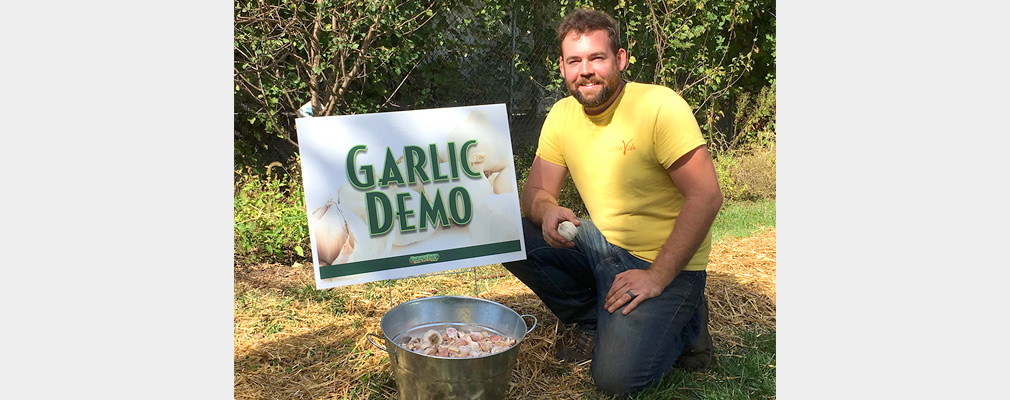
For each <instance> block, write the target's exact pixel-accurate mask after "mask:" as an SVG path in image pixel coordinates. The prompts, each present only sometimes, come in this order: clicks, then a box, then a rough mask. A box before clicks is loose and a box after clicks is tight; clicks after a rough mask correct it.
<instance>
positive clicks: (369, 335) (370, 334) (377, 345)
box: [365, 332, 389, 353]
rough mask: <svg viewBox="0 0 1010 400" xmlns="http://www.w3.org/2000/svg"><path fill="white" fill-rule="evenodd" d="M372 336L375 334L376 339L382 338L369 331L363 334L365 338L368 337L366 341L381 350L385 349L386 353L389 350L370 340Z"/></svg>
mask: <svg viewBox="0 0 1010 400" xmlns="http://www.w3.org/2000/svg"><path fill="white" fill-rule="evenodd" d="M372 336H375V337H376V338H378V339H382V338H381V337H379V335H376V334H374V333H371V332H369V333H366V334H365V339H368V342H369V343H371V344H372V346H375V347H378V348H380V349H382V351H385V352H387V353H388V352H389V350H386V348H385V347H382V346H379V344H378V343H375V342H373V341H372Z"/></svg>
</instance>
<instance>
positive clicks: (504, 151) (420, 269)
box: [296, 104, 526, 289]
mask: <svg viewBox="0 0 1010 400" xmlns="http://www.w3.org/2000/svg"><path fill="white" fill-rule="evenodd" d="M296 126H297V130H298V144H299V149H300V153H301V164H302V179H303V184H304V187H305V206H306V210H307V214H308V220H309V238H310V242H311V243H312V261H313V262H314V263H315V273H316V288H319V289H324V288H330V287H335V286H343V285H350V284H355V283H362V282H370V281H376V280H382V279H394V278H402V277H406V276H412V275H418V274H423V273H429V272H437V271H445V270H449V269H458V268H466V267H472V266H477V265H487V264H493V263H499V262H507V261H515V260H521V259H525V258H526V244H525V243H524V242H523V240H522V221H521V219H520V215H519V196H518V188H517V187H516V178H515V176H516V175H515V164H514V162H513V157H512V141H511V140H510V138H509V129H508V118H507V115H506V111H505V105H504V104H495V105H486V106H472V107H454V108H440V109H430V110H417V111H401V112H390V113H378V114H360V115H343V116H332V117H315V118H299V119H297V120H296Z"/></svg>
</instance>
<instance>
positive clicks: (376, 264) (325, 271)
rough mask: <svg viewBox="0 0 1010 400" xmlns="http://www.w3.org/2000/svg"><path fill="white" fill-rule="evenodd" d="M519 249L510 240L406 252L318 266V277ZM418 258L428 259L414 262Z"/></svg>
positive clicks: (514, 242) (373, 270)
mask: <svg viewBox="0 0 1010 400" xmlns="http://www.w3.org/2000/svg"><path fill="white" fill-rule="evenodd" d="M519 250H522V246H521V244H520V243H519V241H518V240H511V241H508V242H499V243H491V244H482V245H480V246H470V247H460V248H458V249H449V250H443V251H431V252H426V253H416V254H407V255H402V256H396V257H389V258H380V259H376V260H368V261H358V262H353V263H347V264H337V265H327V266H324V267H319V277H320V279H328V278H336V277H341V276H348V275H357V274H365V273H369V272H378V271H385V270H387V269H396V268H404V267H412V266H415V265H421V264H432V263H436V262H445V261H455V260H462V259H466V258H474V257H481V256H489V255H493V254H502V253H511V252H514V251H519ZM413 257H417V259H415V263H413V264H412V263H411V258H413ZM418 259H421V260H428V261H421V262H416V261H418Z"/></svg>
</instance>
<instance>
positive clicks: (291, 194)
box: [235, 159, 311, 264]
mask: <svg viewBox="0 0 1010 400" xmlns="http://www.w3.org/2000/svg"><path fill="white" fill-rule="evenodd" d="M298 165H299V164H298V160H297V159H295V160H293V161H292V162H291V163H290V167H288V168H287V169H286V171H285V170H284V167H283V166H282V165H281V164H280V163H277V162H275V163H271V164H270V165H269V166H267V168H266V172H265V174H263V175H260V174H256V173H253V172H252V169H251V168H247V169H246V171H245V172H240V171H236V174H238V176H237V177H236V183H235V261H236V263H240V264H249V263H260V262H276V263H286V264H292V263H294V262H296V261H304V260H305V259H306V258H308V257H310V256H309V251H310V250H309V249H310V248H311V247H310V246H309V230H308V220H307V216H306V212H305V195H304V192H303V189H302V183H301V176H300V167H299V166H298ZM274 167H277V168H276V169H274ZM278 170H280V171H278Z"/></svg>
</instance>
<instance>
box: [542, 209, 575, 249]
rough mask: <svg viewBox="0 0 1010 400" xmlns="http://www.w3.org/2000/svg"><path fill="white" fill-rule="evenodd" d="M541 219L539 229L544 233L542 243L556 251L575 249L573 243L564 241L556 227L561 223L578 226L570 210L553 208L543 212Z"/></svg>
mask: <svg viewBox="0 0 1010 400" xmlns="http://www.w3.org/2000/svg"><path fill="white" fill-rule="evenodd" d="M542 217H543V223H541V224H540V229H541V230H542V231H543V232H544V241H546V242H547V244H549V245H551V247H554V248H558V249H563V248H568V247H575V242H572V241H569V240H568V239H565V237H564V236H561V233H559V232H558V225H559V224H561V222H562V221H569V222H571V223H572V224H574V225H575V226H579V220H578V219H577V218H575V213H574V212H572V210H571V209H568V208H565V207H561V206H558V207H553V208H550V209H548V210H547V211H545V212H544V213H543V215H542Z"/></svg>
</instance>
